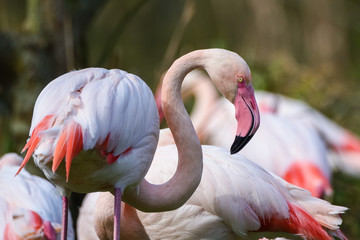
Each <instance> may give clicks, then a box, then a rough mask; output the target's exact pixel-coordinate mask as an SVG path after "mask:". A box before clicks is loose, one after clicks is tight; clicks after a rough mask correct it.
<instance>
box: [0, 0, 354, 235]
mask: <svg viewBox="0 0 360 240" xmlns="http://www.w3.org/2000/svg"><path fill="white" fill-rule="evenodd" d="M210 47H221V48H226V49H229V50H232V51H235V52H237V53H238V54H240V55H241V56H242V57H243V58H244V59H245V60H246V61H247V63H248V64H249V66H250V68H251V69H252V73H253V81H254V87H255V88H256V89H264V90H268V91H273V92H278V93H282V94H285V95H288V96H291V97H294V98H299V99H302V100H304V101H306V102H308V103H309V104H310V105H311V106H313V107H315V108H316V109H318V110H320V111H321V112H322V113H324V114H325V115H327V116H328V117H330V118H331V119H333V120H334V121H336V122H337V123H339V124H340V125H342V126H344V127H346V128H347V129H349V130H352V131H353V132H355V133H357V134H358V135H359V134H360V125H359V122H360V114H359V112H360V81H359V79H360V1H357V0H348V1H339V0H317V1H313V0H223V1H216V0H197V1H190V0H173V1H166V0H133V1H117V0H28V1H25V0H0V129H1V130H0V131H1V134H0V154H1V155H2V154H4V153H6V152H9V151H15V152H18V153H19V152H20V151H21V148H22V146H23V145H24V143H25V142H26V139H27V136H28V130H29V127H30V123H31V116H32V110H33V106H34V103H35V100H36V97H37V96H38V94H39V93H40V91H41V90H42V88H43V87H44V86H45V85H46V84H47V83H48V82H49V81H51V80H52V79H54V78H55V77H57V76H59V75H61V74H63V73H65V72H67V71H70V70H73V69H80V68H84V67H90V66H98V67H105V68H121V69H123V70H126V71H128V72H132V73H134V74H137V75H138V76H140V77H141V78H142V79H143V80H145V81H146V82H147V83H148V85H149V86H150V87H151V88H152V89H153V90H155V89H156V86H157V84H158V81H159V79H160V76H161V75H162V73H163V72H164V71H165V70H166V69H167V68H168V67H169V66H170V64H171V63H172V62H173V60H175V59H176V58H177V57H179V56H180V55H182V54H184V53H186V52H189V51H192V50H195V49H201V48H210ZM359 160H360V159H359ZM333 184H334V187H335V195H334V198H333V199H332V202H333V203H334V204H338V205H343V206H347V207H349V208H350V210H349V211H348V212H347V213H346V214H345V215H344V216H343V220H344V222H343V225H342V229H343V232H344V233H345V235H347V236H348V237H349V239H360V206H359V204H358V203H359V202H360V180H359V179H357V178H354V177H349V176H346V175H344V174H342V173H335V174H334V179H333Z"/></svg>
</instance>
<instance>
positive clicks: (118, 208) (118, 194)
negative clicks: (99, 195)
mask: <svg viewBox="0 0 360 240" xmlns="http://www.w3.org/2000/svg"><path fill="white" fill-rule="evenodd" d="M121 194H122V193H121V188H115V203H114V205H115V206H114V211H115V212H114V240H119V239H120V216H121Z"/></svg>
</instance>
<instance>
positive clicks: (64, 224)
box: [61, 197, 69, 240]
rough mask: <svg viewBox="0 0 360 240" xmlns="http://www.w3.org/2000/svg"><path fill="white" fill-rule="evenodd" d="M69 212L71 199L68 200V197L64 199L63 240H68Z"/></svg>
mask: <svg viewBox="0 0 360 240" xmlns="http://www.w3.org/2000/svg"><path fill="white" fill-rule="evenodd" d="M68 212H69V199H68V197H63V198H62V220H61V221H62V222H61V240H66V239H67V228H68Z"/></svg>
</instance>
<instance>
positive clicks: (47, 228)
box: [0, 153, 75, 240]
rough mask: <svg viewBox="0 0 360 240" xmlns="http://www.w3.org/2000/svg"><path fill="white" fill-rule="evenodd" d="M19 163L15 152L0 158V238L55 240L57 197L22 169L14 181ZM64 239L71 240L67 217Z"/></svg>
mask: <svg viewBox="0 0 360 240" xmlns="http://www.w3.org/2000/svg"><path fill="white" fill-rule="evenodd" d="M22 160H23V159H22V158H21V157H20V156H19V155H17V154H15V153H8V154H5V155H4V156H3V157H1V159H0V186H1V187H0V236H1V237H0V238H1V239H8V240H12V239H14V240H15V239H47V240H56V239H58V238H57V236H60V231H61V225H60V224H61V215H62V213H61V209H59V206H60V205H61V197H60V195H59V194H58V193H57V190H56V188H55V187H54V186H53V185H52V184H51V183H50V182H48V181H47V180H45V179H43V178H40V177H37V176H33V175H31V174H29V173H28V172H27V171H26V170H24V171H22V172H21V173H20V174H19V175H18V176H17V177H16V178H14V175H15V173H16V171H17V169H18V168H19V166H20V164H21V162H22ZM67 239H75V235H74V230H73V227H72V220H71V216H70V215H69V231H68V234H67Z"/></svg>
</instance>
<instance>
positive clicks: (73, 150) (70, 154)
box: [65, 122, 83, 181]
mask: <svg viewBox="0 0 360 240" xmlns="http://www.w3.org/2000/svg"><path fill="white" fill-rule="evenodd" d="M82 148H83V140H82V130H81V126H80V124H78V123H76V122H73V123H72V124H71V126H70V131H69V136H68V142H67V147H66V158H65V163H66V181H68V180H69V173H70V167H71V162H72V159H73V158H75V156H76V155H78V154H79V152H80V151H81V150H82Z"/></svg>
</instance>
